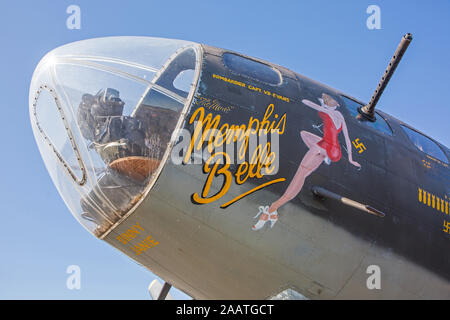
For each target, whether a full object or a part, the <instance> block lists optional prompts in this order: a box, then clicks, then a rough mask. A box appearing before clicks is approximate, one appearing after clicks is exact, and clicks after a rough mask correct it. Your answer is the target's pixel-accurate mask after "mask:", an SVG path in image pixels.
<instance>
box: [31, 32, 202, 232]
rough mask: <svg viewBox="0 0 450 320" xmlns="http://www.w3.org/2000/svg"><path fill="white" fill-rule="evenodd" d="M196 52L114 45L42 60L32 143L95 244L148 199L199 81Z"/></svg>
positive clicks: (186, 47)
mask: <svg viewBox="0 0 450 320" xmlns="http://www.w3.org/2000/svg"><path fill="white" fill-rule="evenodd" d="M199 50H201V49H200V46H199V45H197V44H195V43H191V42H187V41H179V40H169V39H156V38H144V37H112V38H100V39H92V40H85V41H80V42H75V43H72V44H69V45H66V46H63V47H60V48H57V49H55V50H53V51H51V52H50V53H48V54H47V55H46V56H45V57H44V58H43V59H42V61H41V62H40V63H39V65H38V67H37V68H36V71H35V73H34V75H33V79H32V82H31V87H30V118H31V124H32V128H33V132H34V136H35V139H36V141H37V144H38V146H39V150H40V152H41V155H42V158H43V159H44V162H45V165H46V167H47V170H48V171H49V173H50V176H51V178H52V180H53V182H54V184H55V186H56V187H57V189H58V191H59V193H60V194H61V196H62V198H63V199H64V201H65V203H66V205H67V206H68V207H69V209H70V211H71V212H72V214H73V215H74V216H75V217H76V218H77V219H78V221H79V222H80V223H81V224H82V225H83V226H85V227H86V228H87V229H88V230H89V231H90V232H92V233H94V234H95V235H96V236H101V235H102V234H104V232H105V231H107V230H109V229H110V227H111V226H113V225H114V224H115V223H116V222H117V221H118V220H119V219H120V218H121V217H123V216H124V215H125V214H127V213H128V212H129V211H130V210H131V209H132V208H133V207H134V206H135V205H136V204H137V203H138V202H139V200H140V199H141V198H142V197H143V195H145V194H146V192H147V191H148V190H149V188H150V187H151V185H152V183H153V182H154V180H155V179H156V177H157V174H158V173H159V170H160V168H161V166H163V165H164V162H165V160H166V159H167V155H168V153H169V152H170V150H169V149H170V144H171V143H172V135H173V132H174V131H175V129H176V128H177V126H178V125H180V123H181V121H182V119H183V117H184V113H185V112H186V109H187V107H188V105H189V103H190V101H191V98H192V95H193V93H194V91H195V86H196V83H197V79H198V76H199V71H200V70H199V68H200V51H199Z"/></svg>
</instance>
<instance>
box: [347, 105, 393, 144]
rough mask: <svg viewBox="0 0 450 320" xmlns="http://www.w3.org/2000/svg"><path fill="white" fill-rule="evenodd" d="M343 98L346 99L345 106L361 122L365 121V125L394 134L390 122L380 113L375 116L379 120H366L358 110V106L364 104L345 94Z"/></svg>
mask: <svg viewBox="0 0 450 320" xmlns="http://www.w3.org/2000/svg"><path fill="white" fill-rule="evenodd" d="M342 99H344V102H345V106H346V107H347V110H348V111H349V112H350V114H351V115H352V116H353V117H355V118H356V119H358V121H359V122H362V123H364V124H365V125H367V126H369V127H372V128H374V129H376V130H378V131H381V132H383V133H385V134H388V135H390V136H391V135H392V129H391V127H390V126H389V124H388V123H387V122H386V120H384V118H383V117H382V116H380V115H379V114H378V113H376V112H375V117H376V119H377V121H375V122H371V121H368V120H365V119H364V118H362V117H361V115H360V113H359V112H358V108H360V107H363V105H362V104H361V103H359V102H356V101H354V100H352V99H350V98H347V97H345V96H342Z"/></svg>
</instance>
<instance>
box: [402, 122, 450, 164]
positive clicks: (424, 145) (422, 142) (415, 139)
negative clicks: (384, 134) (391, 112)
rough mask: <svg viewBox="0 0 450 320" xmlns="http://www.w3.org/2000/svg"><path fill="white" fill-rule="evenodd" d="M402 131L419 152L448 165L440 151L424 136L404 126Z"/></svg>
mask: <svg viewBox="0 0 450 320" xmlns="http://www.w3.org/2000/svg"><path fill="white" fill-rule="evenodd" d="M402 129H403V131H405V133H406V134H407V135H408V137H409V139H410V140H411V142H412V143H413V144H414V145H415V146H416V148H417V149H419V150H420V151H422V152H424V153H426V154H428V155H430V156H432V157H434V158H436V159H438V160H440V161H442V162H445V163H448V159H447V157H446V155H445V154H444V152H443V151H442V149H441V148H440V147H439V146H438V145H437V144H436V143H435V142H434V141H433V140H431V139H429V138H427V137H425V136H424V135H422V134H420V133H418V132H417V131H414V130H412V129H410V128H408V127H406V126H403V125H402Z"/></svg>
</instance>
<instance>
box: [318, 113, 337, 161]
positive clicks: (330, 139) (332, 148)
mask: <svg viewBox="0 0 450 320" xmlns="http://www.w3.org/2000/svg"><path fill="white" fill-rule="evenodd" d="M319 117H320V118H321V119H322V121H323V138H322V140H320V141H319V142H318V143H317V145H318V146H319V147H321V148H323V149H325V150H326V151H327V156H328V158H330V160H331V161H333V162H337V161H339V160H340V159H341V147H340V145H339V141H338V135H339V132H341V130H342V124H341V127H340V128H339V130H338V129H337V128H336V126H335V125H334V122H333V120H332V119H331V117H330V116H329V115H328V114H327V113H325V112H319Z"/></svg>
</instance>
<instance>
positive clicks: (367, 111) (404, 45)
mask: <svg viewBox="0 0 450 320" xmlns="http://www.w3.org/2000/svg"><path fill="white" fill-rule="evenodd" d="M412 39H413V37H412V34H411V33H407V34H405V35H404V36H403V38H402V40H401V41H400V44H399V45H398V47H397V50H395V53H394V56H393V57H392V59H391V61H390V62H389V65H388V66H387V68H386V71H385V72H384V75H383V77H382V78H381V80H380V82H379V83H378V87H377V88H376V89H375V92H374V93H373V96H372V98H371V99H370V102H369V103H368V104H367V105H365V106H364V107H362V108H359V109H358V111H359V113H360V114H361V115H362V116H363V117H364V118H365V119H367V120H369V121H372V122H375V121H376V118H375V106H376V105H377V102H378V100H379V99H380V97H381V95H382V94H383V91H384V89H385V88H386V86H387V84H388V83H389V80H390V79H391V77H392V75H393V74H394V72H395V69H397V66H398V64H399V63H400V60H401V59H402V57H403V55H404V54H405V52H406V49H408V46H409V44H410V43H411V41H412Z"/></svg>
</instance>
